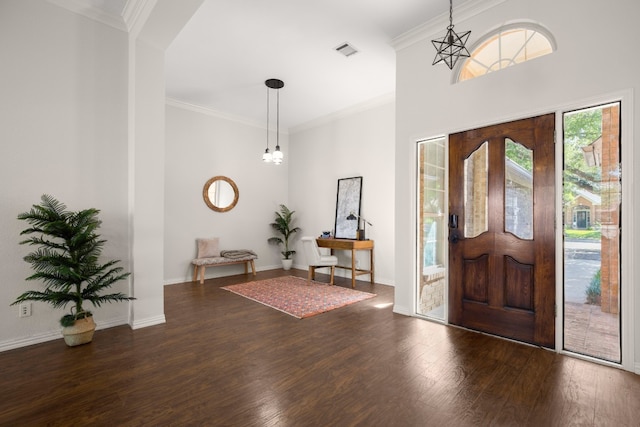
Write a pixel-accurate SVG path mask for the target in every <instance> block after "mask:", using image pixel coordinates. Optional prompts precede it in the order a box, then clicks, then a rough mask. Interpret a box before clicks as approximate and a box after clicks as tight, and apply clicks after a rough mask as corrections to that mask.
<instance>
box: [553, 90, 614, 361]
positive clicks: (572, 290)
mask: <svg viewBox="0 0 640 427" xmlns="http://www.w3.org/2000/svg"><path fill="white" fill-rule="evenodd" d="M563 122H564V142H563V151H564V165H563V190H562V196H563V222H564V224H563V235H564V241H563V245H564V328H563V332H564V349H565V350H568V351H571V352H574V353H580V354H584V355H587V356H592V357H596V358H599V359H603V360H608V361H611V362H617V363H620V362H621V346H622V343H621V339H620V330H621V328H620V298H621V296H622V295H624V294H623V290H622V289H621V287H622V282H621V281H620V239H621V230H622V224H620V206H621V188H622V187H621V182H622V181H621V179H622V178H621V174H620V162H621V159H620V147H621V142H620V141H621V140H620V103H618V102H616V103H613V104H609V105H604V106H598V107H593V108H588V109H584V110H579V111H573V112H571V113H565V114H564V117H563Z"/></svg>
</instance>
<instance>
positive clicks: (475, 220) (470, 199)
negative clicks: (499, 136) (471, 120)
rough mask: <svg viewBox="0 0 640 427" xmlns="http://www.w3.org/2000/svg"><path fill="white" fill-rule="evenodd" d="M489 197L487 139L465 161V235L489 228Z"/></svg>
mask: <svg viewBox="0 0 640 427" xmlns="http://www.w3.org/2000/svg"><path fill="white" fill-rule="evenodd" d="M488 197H489V143H488V142H487V141H485V142H483V143H482V145H481V146H480V147H478V149H477V150H475V151H474V152H473V153H471V155H470V156H469V157H468V158H466V159H465V161H464V237H468V238H472V237H477V236H479V235H481V234H482V233H484V232H486V231H487V230H488V227H489V215H488V209H489V206H488Z"/></svg>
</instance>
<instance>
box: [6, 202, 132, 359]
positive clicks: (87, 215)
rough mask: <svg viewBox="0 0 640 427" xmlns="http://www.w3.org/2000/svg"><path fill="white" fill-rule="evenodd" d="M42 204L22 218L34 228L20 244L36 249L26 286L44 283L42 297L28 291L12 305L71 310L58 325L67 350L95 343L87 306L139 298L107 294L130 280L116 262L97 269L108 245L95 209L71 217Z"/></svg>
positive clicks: (59, 207) (59, 205)
mask: <svg viewBox="0 0 640 427" xmlns="http://www.w3.org/2000/svg"><path fill="white" fill-rule="evenodd" d="M41 200H42V203H41V204H39V205H33V206H32V208H31V210H30V211H29V212H24V213H21V214H20V215H18V219H20V220H23V221H26V222H28V223H29V224H30V227H29V228H27V229H25V230H23V231H22V232H21V233H20V235H29V236H30V237H29V238H28V239H26V240H24V241H22V242H20V244H28V245H31V246H36V247H37V249H36V250H35V251H33V252H31V253H30V254H28V255H27V256H25V257H24V260H25V261H26V262H28V263H30V264H31V267H32V268H33V270H34V271H35V273H34V274H32V275H31V276H29V277H27V279H26V280H40V281H42V282H43V283H44V290H43V291H27V292H25V293H23V294H22V295H20V296H19V297H18V298H17V299H16V300H15V301H14V302H13V303H12V304H11V305H16V304H20V303H22V302H25V301H43V302H46V303H49V304H51V305H52V306H53V307H54V308H60V307H62V308H64V307H66V306H67V304H69V303H71V304H73V305H72V307H71V310H70V313H68V314H65V315H64V316H62V318H61V319H60V324H61V325H62V327H63V328H62V334H63V336H64V339H65V342H66V343H67V345H69V346H76V345H80V344H85V343H88V342H91V340H92V339H93V332H94V331H95V327H96V325H95V322H94V321H93V315H92V313H91V312H90V311H89V310H87V309H85V308H84V307H83V303H84V302H85V301H88V302H90V303H91V304H93V306H94V307H100V306H101V305H102V304H103V303H107V302H109V303H110V302H116V301H127V300H132V299H135V298H132V297H128V296H126V295H124V294H123V293H121V292H116V293H111V294H104V291H105V290H106V289H107V288H109V287H111V286H112V285H113V284H114V283H116V282H118V281H120V280H123V279H125V278H127V277H128V276H129V273H125V272H123V271H122V267H116V266H115V264H117V263H118V262H120V261H118V260H113V261H108V262H106V263H104V264H101V263H99V257H100V254H101V252H102V247H103V246H104V244H105V242H106V241H105V240H101V239H100V235H98V234H96V230H97V229H98V228H99V227H100V224H101V221H100V220H99V219H98V213H99V212H100V211H99V210H97V209H85V210H81V211H78V212H70V211H67V210H66V209H67V207H66V206H65V205H64V204H62V203H60V202H59V201H58V200H56V199H55V198H53V197H51V196H49V195H46V194H45V195H43V196H42V198H41Z"/></svg>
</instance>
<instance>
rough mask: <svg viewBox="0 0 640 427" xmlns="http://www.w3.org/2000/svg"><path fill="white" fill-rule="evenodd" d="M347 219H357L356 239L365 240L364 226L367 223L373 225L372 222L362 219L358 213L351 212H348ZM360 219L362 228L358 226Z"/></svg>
mask: <svg viewBox="0 0 640 427" xmlns="http://www.w3.org/2000/svg"><path fill="white" fill-rule="evenodd" d="M347 219H348V220H349V221H356V220H357V221H358V231H357V233H356V240H367V237H366V236H367V233H366V227H367V224H369V226H371V227H373V224H371V223H370V222H369V221H367V220H366V219H364V218H363V217H361V216H360V215H356V214H354V213H353V212H351V213H350V214H349V216H348V217H347ZM360 220H362V228H360Z"/></svg>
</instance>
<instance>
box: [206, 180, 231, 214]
mask: <svg viewBox="0 0 640 427" xmlns="http://www.w3.org/2000/svg"><path fill="white" fill-rule="evenodd" d="M239 197H240V192H239V191H238V186H237V185H236V183H235V182H233V180H232V179H231V178H227V177H226V176H214V177H213V178H211V179H209V180H208V181H207V182H206V183H205V184H204V187H203V188H202V198H203V199H204V202H205V203H206V204H207V206H209V208H210V209H212V210H214V211H216V212H227V211H230V210H231V209H233V208H234V207H235V206H236V205H237V204H238V198H239Z"/></svg>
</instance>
